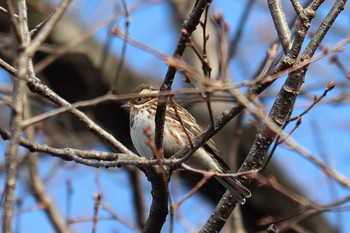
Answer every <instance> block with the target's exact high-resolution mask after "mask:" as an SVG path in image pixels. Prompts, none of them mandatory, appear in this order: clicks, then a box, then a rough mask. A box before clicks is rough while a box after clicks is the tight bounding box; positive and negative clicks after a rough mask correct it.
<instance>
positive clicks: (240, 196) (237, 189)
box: [215, 176, 252, 205]
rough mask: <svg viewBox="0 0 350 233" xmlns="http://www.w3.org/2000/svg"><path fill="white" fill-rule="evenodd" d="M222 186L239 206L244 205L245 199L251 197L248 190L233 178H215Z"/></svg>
mask: <svg viewBox="0 0 350 233" xmlns="http://www.w3.org/2000/svg"><path fill="white" fill-rule="evenodd" d="M215 178H216V179H217V180H218V181H219V182H220V183H221V184H222V185H224V186H225V187H226V188H227V189H228V190H229V191H230V192H231V194H232V196H233V197H234V198H235V199H236V201H237V202H239V203H240V204H241V205H243V204H244V203H245V199H246V198H249V197H251V196H252V194H251V193H250V191H249V189H247V188H246V187H244V186H243V185H242V184H241V183H240V182H239V181H238V180H236V179H235V178H233V177H218V176H216V177H215Z"/></svg>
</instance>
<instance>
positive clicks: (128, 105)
mask: <svg viewBox="0 0 350 233" xmlns="http://www.w3.org/2000/svg"><path fill="white" fill-rule="evenodd" d="M120 107H122V108H125V109H127V110H130V108H131V107H132V104H131V103H130V102H127V103H126V104H123V105H122V106H120Z"/></svg>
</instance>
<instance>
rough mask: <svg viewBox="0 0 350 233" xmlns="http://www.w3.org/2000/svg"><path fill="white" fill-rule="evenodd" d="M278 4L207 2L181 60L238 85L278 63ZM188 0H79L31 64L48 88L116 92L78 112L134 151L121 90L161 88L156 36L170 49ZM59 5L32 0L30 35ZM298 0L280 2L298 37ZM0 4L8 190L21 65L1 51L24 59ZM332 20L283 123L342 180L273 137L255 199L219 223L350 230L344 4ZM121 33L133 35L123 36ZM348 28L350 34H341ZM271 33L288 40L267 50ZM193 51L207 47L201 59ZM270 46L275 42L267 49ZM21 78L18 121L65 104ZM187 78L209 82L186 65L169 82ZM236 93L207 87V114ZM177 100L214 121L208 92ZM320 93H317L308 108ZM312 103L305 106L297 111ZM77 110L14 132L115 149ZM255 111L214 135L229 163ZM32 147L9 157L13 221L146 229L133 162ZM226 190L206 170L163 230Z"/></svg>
mask: <svg viewBox="0 0 350 233" xmlns="http://www.w3.org/2000/svg"><path fill="white" fill-rule="evenodd" d="M8 2H11V1H8ZM18 2H23V1H18ZM197 2H199V1H197ZM279 2H280V1H267V2H265V1H259V0H246V1H213V3H212V4H211V6H210V7H209V8H208V13H207V17H205V14H203V16H202V18H201V22H202V23H201V25H199V26H197V30H196V31H195V32H194V33H193V34H192V35H191V37H190V39H191V40H190V41H189V42H188V44H187V48H186V51H185V54H184V60H185V61H186V63H187V64H190V65H191V67H192V68H193V69H194V70H195V71H196V72H198V73H203V71H202V70H203V64H209V65H210V68H211V77H212V79H213V80H221V79H222V77H229V81H230V82H231V83H232V84H236V85H237V86H239V84H244V83H248V82H251V81H252V83H254V82H253V81H254V80H257V79H259V78H263V75H264V71H266V69H267V67H272V69H273V67H276V64H277V62H276V61H279V59H280V58H281V57H280V56H278V55H277V53H280V54H282V53H283V52H282V51H283V50H285V52H286V50H288V49H290V47H289V45H287V44H283V42H285V41H282V38H283V37H282V36H281V35H278V34H277V32H276V28H278V25H277V24H275V25H274V23H273V20H272V17H271V12H276V9H273V8H272V7H273V6H274V5H278V4H277V3H279ZM310 3H311V5H312V4H320V3H319V2H318V1H302V2H301V4H302V5H303V6H308V5H309V4H310ZM341 3H342V1H334V2H333V1H332V2H331V1H326V2H325V3H322V4H321V7H320V8H318V9H317V11H316V12H317V13H316V15H315V17H314V18H313V20H312V23H311V27H310V29H309V30H308V31H307V35H306V37H305V43H304V45H303V49H304V48H305V47H306V45H307V43H309V42H310V41H311V40H312V39H313V38H314V36H315V33H316V32H317V30H318V29H319V28H320V26H322V24H321V23H322V21H323V20H324V19H325V18H326V16H327V14H328V12H329V11H330V9H331V8H332V6H333V4H334V5H335V6H336V4H341ZM16 4H17V1H14V3H13V5H14V6H15V8H14V12H15V13H17V14H18V13H19V12H18V11H19V10H18V9H17V5H16ZM194 4H195V1H83V0H80V1H74V2H72V3H71V4H70V5H69V6H67V12H65V14H64V16H63V17H62V18H61V19H60V20H59V21H58V23H57V25H56V26H55V27H53V30H52V31H51V32H50V34H49V36H48V37H47V39H46V40H45V41H44V43H43V44H41V45H40V47H38V49H37V50H36V52H35V56H34V57H33V59H32V61H33V64H34V66H33V67H34V73H35V75H36V77H37V78H39V79H40V80H41V82H42V83H44V84H45V85H47V86H48V87H49V88H50V89H51V90H52V91H53V93H56V94H57V95H59V96H60V97H61V98H63V99H64V100H66V101H68V102H69V103H82V102H81V101H86V100H95V99H97V98H98V97H100V96H103V95H105V94H106V93H108V92H109V91H110V92H111V93H113V94H115V96H117V97H116V98H109V99H108V101H104V102H100V103H98V104H95V103H90V104H88V105H87V106H84V107H80V108H79V110H81V111H82V112H83V113H84V114H86V116H88V117H89V118H90V119H92V120H93V122H95V123H96V124H97V125H99V126H101V127H102V128H103V129H105V130H106V131H108V132H109V133H111V134H112V135H113V136H114V137H115V138H116V139H117V140H118V141H119V142H121V143H122V144H123V145H125V146H126V147H127V148H130V149H131V150H132V151H135V150H134V149H133V146H132V144H131V140H130V136H129V126H128V124H129V123H128V122H129V120H128V113H127V112H126V111H125V110H123V109H121V108H120V105H121V104H123V103H125V101H126V100H127V96H126V95H123V94H127V93H131V92H132V90H133V89H134V88H135V87H136V86H137V85H138V84H140V83H152V84H154V85H155V86H160V84H161V82H162V80H163V78H164V76H165V73H166V70H167V67H168V65H167V64H166V60H165V59H164V57H160V56H159V54H158V55H157V54H155V53H153V52H152V50H151V49H150V48H152V49H153V50H154V51H157V52H158V53H160V54H164V55H165V56H171V55H172V53H173V51H174V49H175V47H176V44H177V40H178V39H179V38H180V36H181V33H180V30H181V26H182V24H183V22H184V21H185V20H186V19H187V18H188V17H189V15H190V12H191V10H192V9H193V7H194ZM293 4H294V7H293ZM58 5H59V2H58V1H34V0H28V1H27V6H28V11H27V13H28V26H29V30H32V31H31V32H32V35H31V37H32V38H35V37H36V36H37V35H39V34H40V33H41V31H42V29H43V28H44V25H45V24H46V22H47V21H49V20H47V19H50V17H52V14H53V12H55V9H56V7H57V6H58ZM298 6H299V7H301V5H299V1H294V0H293V1H290V2H289V1H283V11H282V12H284V14H285V16H286V22H288V23H289V27H290V29H291V32H292V34H291V38H290V39H291V40H292V39H295V38H298V35H297V36H295V31H297V32H299V31H298V30H301V29H300V28H301V26H300V25H301V24H303V23H304V22H303V21H301V20H299V19H298V18H297V13H296V11H297V12H298V10H300V8H298ZM1 7H2V12H0V31H1V35H0V45H1V47H0V58H1V59H2V62H1V67H2V68H3V69H2V70H1V78H0V81H1V82H0V85H1V86H0V98H1V99H0V101H1V106H0V108H1V114H0V118H1V121H0V122H1V125H0V126H1V129H2V136H3V138H4V140H3V141H2V142H1V143H0V150H1V151H2V152H3V153H2V154H4V156H2V157H1V160H0V161H1V170H0V172H1V183H2V184H3V185H2V187H4V188H3V189H2V192H3V193H4V194H5V193H6V191H7V190H6V187H7V186H5V183H6V181H7V180H6V179H7V178H6V177H8V171H9V169H8V168H7V166H9V163H8V161H7V162H6V161H5V151H6V150H7V149H6V148H9V147H10V146H9V143H8V141H6V140H5V139H7V138H6V136H5V134H6V132H5V130H7V131H8V132H10V133H11V132H13V131H12V130H13V128H11V127H12V126H13V125H12V126H11V121H12V122H13V121H15V120H14V116H15V114H13V113H11V109H13V103H14V102H15V100H14V96H15V95H14V94H13V90H15V89H16V85H17V86H18V84H17V82H18V81H17V80H18V77H20V76H19V72H18V73H16V72H14V71H13V70H11V68H9V67H6V63H8V64H9V65H11V66H12V67H14V68H16V67H20V65H21V63H20V57H21V51H22V48H21V45H22V44H23V43H22V44H21V43H20V42H19V41H20V40H18V38H16V35H18V34H16V31H15V29H14V28H15V26H14V24H16V22H14V23H11V19H12V18H16V17H12V18H11V17H9V15H8V13H7V12H6V11H7V10H8V9H9V8H8V6H6V4H5V3H3V2H1ZM269 7H270V10H269ZM339 9H341V8H339ZM10 12H11V11H10ZM301 13H305V12H301V11H299V15H301ZM19 16H20V15H19ZM274 17H275V18H276V16H274ZM46 20H47V21H46ZM43 22H44V23H43ZM38 25H39V26H38ZM329 26H331V29H330V30H329V31H328V32H327V36H326V37H325V38H324V40H323V41H322V43H321V45H320V46H319V49H318V50H317V51H316V55H320V56H321V57H322V59H321V60H317V61H312V64H311V65H310V67H309V69H308V71H307V75H306V78H305V84H304V85H303V86H302V89H301V90H300V93H299V96H298V99H297V101H296V102H295V104H294V110H293V112H292V113H291V117H295V116H300V117H299V118H297V119H298V120H299V121H298V124H296V123H295V122H292V121H291V122H290V123H289V124H285V123H284V126H285V132H287V133H289V132H291V131H292V130H294V129H295V131H293V134H292V137H293V138H294V139H295V140H296V141H297V142H298V143H300V145H302V146H303V147H305V148H306V149H307V150H308V151H310V153H311V154H313V155H315V156H316V157H317V158H318V160H320V161H322V162H323V163H324V164H326V165H327V167H328V168H329V169H334V170H336V171H338V172H339V173H340V174H342V175H343V176H344V183H343V184H340V182H338V181H337V180H336V179H334V177H332V176H331V175H330V174H329V173H327V171H326V169H325V168H323V169H321V168H319V167H318V166H315V163H314V162H310V161H309V160H305V159H304V158H303V157H302V156H300V153H298V151H297V150H296V148H293V147H290V146H288V145H287V144H283V143H279V142H278V141H275V143H274V144H273V145H272V147H271V149H270V151H269V153H268V154H270V153H271V154H272V153H273V155H274V156H273V158H272V160H271V161H270V162H269V163H268V164H267V166H266V168H265V169H264V170H263V171H262V172H261V173H259V176H256V177H255V178H254V179H253V178H251V179H252V183H251V185H250V186H249V187H250V189H251V191H252V193H253V196H252V198H250V199H249V200H247V203H246V204H245V205H243V206H241V207H240V208H236V209H235V211H234V214H232V216H231V218H230V221H229V223H228V224H226V225H225V228H224V229H223V232H238V231H241V232H244V231H246V232H257V231H265V230H266V229H267V228H268V226H269V225H270V224H276V226H277V228H278V229H279V230H281V231H287V232H350V229H349V228H350V226H349V223H348V221H347V220H346V219H347V218H349V214H348V213H347V212H346V211H347V210H348V209H347V205H348V203H349V202H348V200H349V187H348V186H346V184H348V183H349V181H348V179H349V176H350V174H349V169H348V167H347V164H348V163H347V161H348V160H347V156H346V155H347V152H348V151H349V149H350V148H349V146H350V145H349V143H348V141H349V140H348V139H349V131H348V130H347V129H348V128H349V120H348V119H349V78H350V77H349V66H348V62H347V61H349V59H350V57H349V56H350V54H349V48H348V45H347V43H348V42H349V26H350V25H349V9H348V6H347V5H346V8H345V11H343V12H342V13H341V14H340V15H339V17H338V18H337V20H336V22H335V23H334V24H333V25H331V24H329ZM203 28H205V31H204V33H205V36H203ZM277 31H278V29H277ZM121 35H126V37H127V38H125V37H124V40H123V39H122V38H123V36H121ZM207 36H208V37H207ZM17 37H18V36H17ZM203 38H207V40H206V39H203ZM344 40H345V42H344V44H340V43H342V42H343V41H344ZM125 41H128V43H126V42H125ZM133 41H135V42H133ZM203 41H206V43H203ZM287 41H288V40H287ZM275 44H276V45H279V46H280V45H281V44H282V46H283V48H284V49H283V48H280V49H279V50H278V51H280V52H276V51H275V50H274V49H273V48H274V46H273V45H275ZM147 46H148V47H147ZM194 48H195V49H194ZM203 48H205V50H203ZM286 48H287V49H286ZM267 51H269V52H267ZM196 52H198V53H199V54H201V55H205V56H207V57H205V56H203V57H202V60H201V59H198V55H197V54H196ZM273 52H276V54H275V55H273ZM271 54H272V55H271ZM297 55H298V54H297ZM299 58H300V56H299ZM207 61H208V63H206V62H207ZM269 63H272V64H269ZM277 67H278V65H277ZM298 68H302V67H298ZM18 71H19V68H18ZM30 72H31V71H30V69H29V73H30ZM225 72H226V73H225ZM11 75H13V76H12V77H11ZM14 77H17V78H14ZM29 77H30V75H29ZM285 80H286V75H284V76H282V77H278V79H277V80H276V81H274V82H273V84H271V86H269V87H268V88H266V89H264V91H263V92H262V93H261V94H260V95H259V96H254V98H251V101H252V102H253V103H254V104H255V106H258V107H259V109H260V110H261V111H262V112H266V113H269V112H270V109H271V107H272V104H273V102H274V100H275V99H276V96H277V94H278V92H279V90H280V88H281V86H282V85H283V83H284V81H285ZM331 81H332V83H335V88H333V89H332V88H329V89H332V90H331V91H329V92H327V96H326V97H322V98H320V102H318V98H319V97H320V96H321V95H322V93H324V90H325V89H326V88H327V85H328V87H329V83H330V82H331ZM15 83H16V85H14V84H15ZM27 84H28V82H27ZM189 84H190V85H189ZM28 86H29V87H30V89H28V88H27V87H26V88H25V92H26V94H25V97H24V99H23V103H22V106H24V108H23V115H22V114H21V115H22V116H23V118H24V119H30V118H32V117H34V116H36V115H39V114H43V113H45V112H49V111H50V110H53V109H55V108H57V106H62V104H60V103H59V102H58V101H57V100H55V99H54V98H53V97H52V96H49V95H48V94H47V92H46V93H45V92H44V91H42V90H41V91H39V90H38V89H37V88H36V86H35V85H34V84H32V85H28ZM193 86H194V87H196V88H199V89H202V88H203V86H205V85H202V84H201V83H200V82H198V80H192V77H191V76H190V75H188V73H186V71H184V72H178V73H177V75H176V77H175V82H174V84H173V89H175V90H178V92H180V90H182V89H184V88H189V87H193ZM249 86H250V85H249V83H248V84H247V85H242V87H241V88H239V90H240V91H242V92H245V91H246V90H247V87H249ZM206 87H208V86H206ZM186 90H187V89H186ZM230 96H231V95H230V93H222V92H218V93H214V94H213V99H214V100H215V99H216V98H217V100H218V101H213V102H212V107H213V113H214V119H216V117H217V116H218V115H220V114H221V113H222V112H223V111H224V110H226V109H228V108H229V107H230V106H232V104H233V103H234V101H233V100H232V98H230ZM118 97H124V98H118ZM129 98H130V96H129ZM175 98H176V99H177V100H178V102H179V103H180V104H182V105H183V106H184V107H186V108H187V109H189V111H190V112H191V113H192V114H193V115H194V116H195V117H196V119H198V121H199V122H200V123H201V124H202V126H203V127H204V128H205V127H206V126H208V124H209V123H210V119H209V115H208V110H207V108H206V103H205V102H203V100H201V99H200V98H197V97H196V96H193V95H192V96H189V95H184V94H183V95H176V96H175ZM316 103H318V105H316V106H314V104H316ZM310 106H311V107H312V108H311V110H310V111H307V112H305V114H304V111H305V110H307V109H308V108H309V107H310ZM299 114H302V115H299ZM73 115H74V114H72V113H70V112H69V111H65V112H64V113H59V114H54V115H53V116H51V117H48V118H45V119H43V120H40V121H38V122H35V123H33V124H30V125H28V127H26V128H24V129H22V130H23V131H21V134H20V136H21V137H23V138H26V139H27V140H29V141H31V142H33V143H36V144H40V145H45V144H47V145H49V146H51V147H53V148H78V149H82V150H83V149H84V150H97V151H111V152H120V151H118V150H116V149H115V148H114V147H113V146H110V144H109V143H107V142H106V140H105V138H103V137H101V135H99V134H98V133H97V134H96V132H95V133H92V132H91V131H94V129H91V128H90V127H89V126H88V125H87V123H86V121H85V120H84V119H79V117H77V115H74V117H73ZM77 118H78V119H77ZM301 119H302V120H301ZM263 123H266V122H264V120H263V119H261V118H259V116H257V115H253V114H251V111H242V112H241V113H240V114H239V115H238V116H237V117H235V118H234V119H233V120H232V121H230V123H229V124H227V125H226V126H225V127H224V128H223V129H222V130H220V131H219V132H218V133H217V134H216V135H215V137H214V140H215V142H216V143H217V145H218V147H219V149H220V151H221V153H222V155H223V157H224V159H225V161H227V162H228V163H229V164H230V166H231V167H232V168H235V169H234V170H237V169H238V168H239V167H240V166H241V164H242V162H243V161H244V159H245V158H246V156H247V154H248V153H249V151H251V148H252V145H253V143H254V138H255V135H256V133H257V132H259V131H261V130H262V125H263ZM26 147H29V146H26ZM38 151H40V150H36V149H35V148H32V149H31V150H26V149H23V147H20V148H19V150H18V153H16V156H15V159H16V164H17V166H16V171H15V172H16V173H15V174H16V181H17V185H16V189H15V193H14V198H15V199H14V203H15V208H14V217H13V218H12V222H13V229H14V232H28V231H29V232H91V231H92V232H140V231H142V228H143V225H144V223H145V221H146V219H147V217H148V211H149V205H150V202H151V195H150V192H151V189H150V185H149V183H148V181H147V180H146V179H145V176H144V174H143V173H142V172H140V171H139V170H138V169H137V168H136V166H133V165H130V166H122V167H120V168H118V167H114V168H109V169H104V168H93V167H90V166H86V164H81V163H75V162H72V161H65V160H63V159H61V158H64V157H63V156H61V158H56V157H51V156H48V154H50V153H39V152H38ZM7 156H9V155H8V154H7ZM56 156H57V155H56ZM66 159H67V158H66ZM70 159H71V158H68V160H70ZM201 178H202V176H201V175H198V174H194V173H192V172H186V171H180V172H175V173H174V174H173V176H172V180H171V186H170V196H171V198H172V201H173V202H174V203H176V202H178V201H179V200H181V199H182V198H183V197H184V196H185V195H186V194H187V193H188V192H189V191H190V190H191V188H193V187H194V186H195V185H196V184H197V183H198V182H199V181H200V180H201ZM224 191H225V190H224V188H223V187H222V186H221V185H220V184H219V183H217V182H216V181H215V180H210V181H208V182H207V183H206V184H205V185H204V186H203V187H202V188H201V189H199V192H198V193H196V194H195V195H194V196H192V197H191V198H189V199H187V200H186V201H185V202H184V204H183V205H182V206H181V208H180V209H179V210H177V211H176V212H175V225H174V228H171V227H172V226H171V225H169V224H170V222H171V219H170V218H171V217H169V218H168V220H167V222H166V225H165V226H164V227H163V232H166V231H170V230H169V229H172V230H171V231H172V232H197V231H199V229H201V228H202V226H203V224H204V223H205V222H206V221H207V218H209V216H210V214H211V213H212V211H213V209H214V207H215V205H216V204H217V203H218V202H219V200H220V198H221V197H222V195H223V193H224ZM5 196H6V195H3V198H2V208H3V209H4V210H6V208H5V205H6V203H7V202H6V198H5ZM4 218H5V217H4V215H3V219H4ZM3 222H4V221H3ZM3 227H4V224H3ZM3 229H4V228H3Z"/></svg>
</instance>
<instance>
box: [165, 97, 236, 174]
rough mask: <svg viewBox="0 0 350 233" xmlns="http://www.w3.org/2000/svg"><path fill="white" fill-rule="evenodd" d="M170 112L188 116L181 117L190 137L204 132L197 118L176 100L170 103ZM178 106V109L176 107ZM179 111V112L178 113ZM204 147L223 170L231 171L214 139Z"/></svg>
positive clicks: (175, 114) (174, 116)
mask: <svg viewBox="0 0 350 233" xmlns="http://www.w3.org/2000/svg"><path fill="white" fill-rule="evenodd" d="M168 107H169V108H168V114H169V115H170V116H171V117H173V118H175V119H176V118H177V119H178V118H179V117H180V116H181V115H183V116H186V117H181V119H180V120H181V122H182V124H183V125H184V127H185V129H186V130H187V133H188V134H189V136H190V138H194V137H195V136H197V135H199V134H200V133H201V132H203V129H202V128H201V127H200V126H199V125H198V124H197V122H196V119H195V118H194V117H193V116H192V115H191V114H190V113H189V112H188V111H187V110H186V109H185V108H183V107H181V106H180V105H178V104H177V103H176V102H175V100H173V103H171V104H169V106H168ZM174 108H176V111H175V109H174ZM176 112H177V113H176ZM203 148H204V149H205V150H206V151H208V152H209V153H210V154H212V155H213V159H214V160H216V161H218V163H219V164H220V166H221V168H222V172H225V171H229V170H230V167H229V166H228V165H227V164H226V162H225V161H224V160H223V159H222V158H221V157H220V153H219V150H218V148H217V147H216V146H215V143H214V141H213V140H212V139H209V140H208V141H207V143H206V144H205V145H204V146H203Z"/></svg>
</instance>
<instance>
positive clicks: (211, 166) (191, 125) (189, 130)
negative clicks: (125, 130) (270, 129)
mask: <svg viewBox="0 0 350 233" xmlns="http://www.w3.org/2000/svg"><path fill="white" fill-rule="evenodd" d="M158 92H159V91H158V90H157V89H155V88H154V87H152V86H151V85H146V84H141V85H139V86H138V87H137V88H136V89H135V90H134V92H133V93H135V94H152V93H153V94H157V93H158ZM157 104H158V102H157V98H156V97H135V98H133V99H131V100H130V101H129V102H128V103H127V104H125V105H123V107H125V108H128V109H130V135H131V139H132V142H133V144H134V146H135V148H136V150H137V152H138V153H139V154H140V155H141V156H143V157H146V158H152V157H153V156H154V154H153V151H152V149H151V148H150V147H149V146H148V144H147V143H146V141H148V140H149V136H147V134H146V133H145V130H146V129H150V130H149V131H150V132H149V133H150V135H151V137H152V138H154V131H155V123H154V118H155V112H156V109H157ZM175 108H176V110H175ZM179 118H181V122H180V119H179ZM181 123H182V124H181ZM184 128H185V130H186V132H185V130H184ZM201 132H202V128H201V127H200V126H199V125H198V124H197V122H196V120H195V119H194V117H193V116H192V115H191V114H190V113H189V112H188V111H187V110H186V109H184V108H183V107H181V106H180V105H178V104H177V103H176V102H175V101H173V102H172V103H169V104H168V105H167V108H166V114H165V123H164V135H163V149H164V155H165V156H166V157H170V156H171V155H173V154H175V153H176V152H177V151H179V150H180V149H181V148H182V147H183V146H185V145H188V144H189V143H190V140H189V138H190V139H191V140H192V139H193V138H195V136H197V135H198V134H199V133H201ZM185 164H186V165H187V166H190V167H193V168H195V169H200V170H203V171H214V172H222V173H227V172H229V171H230V168H229V167H228V166H227V164H226V163H225V162H224V161H223V160H222V159H221V158H220V155H219V150H218V149H217V148H216V146H215V144H214V141H213V140H209V141H208V142H207V143H206V144H205V145H204V146H202V147H200V148H199V149H197V150H196V152H195V153H194V154H193V155H192V157H191V158H190V159H188V160H187V161H186V162H185ZM215 178H216V179H217V180H218V181H220V182H221V183H222V184H223V185H224V186H225V187H226V188H227V189H229V190H230V191H231V193H232V195H233V196H234V197H235V199H236V200H237V202H239V203H241V204H244V203H245V198H249V197H250V196H251V193H250V191H249V190H248V189H247V188H246V187H244V186H243V185H242V184H241V183H240V182H239V181H237V180H236V179H235V178H232V177H215Z"/></svg>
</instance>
